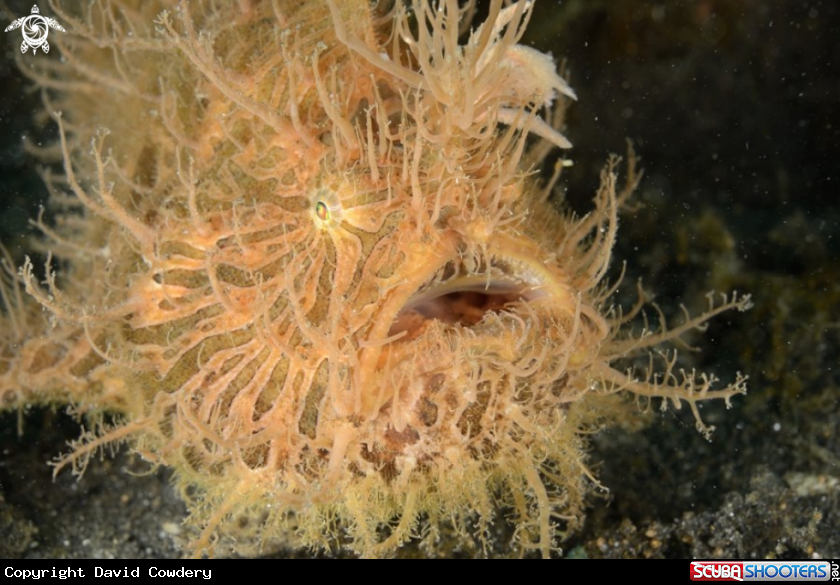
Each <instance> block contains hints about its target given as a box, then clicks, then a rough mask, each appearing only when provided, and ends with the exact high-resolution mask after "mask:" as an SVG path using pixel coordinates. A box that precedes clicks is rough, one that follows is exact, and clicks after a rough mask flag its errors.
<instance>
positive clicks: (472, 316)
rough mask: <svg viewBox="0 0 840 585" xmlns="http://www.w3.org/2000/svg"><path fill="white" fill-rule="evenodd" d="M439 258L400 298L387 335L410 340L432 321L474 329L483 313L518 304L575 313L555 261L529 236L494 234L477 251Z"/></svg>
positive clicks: (541, 309)
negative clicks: (413, 286)
mask: <svg viewBox="0 0 840 585" xmlns="http://www.w3.org/2000/svg"><path fill="white" fill-rule="evenodd" d="M443 260H444V261H443V262H442V263H440V262H438V263H433V264H432V266H429V267H428V268H427V271H428V272H427V274H426V278H425V279H424V280H422V282H421V284H420V285H419V286H415V288H414V290H413V291H412V292H411V293H410V294H409V295H408V296H407V297H404V299H405V300H404V301H403V302H402V304H401V306H400V307H399V310H398V311H397V312H396V314H395V316H394V318H393V320H392V321H391V324H390V327H389V330H388V334H387V336H388V338H390V339H395V340H397V341H400V340H402V341H408V340H411V339H415V338H417V337H419V336H420V335H422V333H423V330H424V329H425V326H426V325H427V324H428V323H430V322H431V321H437V322H440V323H442V324H444V325H449V326H453V327H457V326H460V327H468V328H474V327H476V326H478V325H479V324H480V323H481V321H482V319H483V318H484V316H485V315H486V314H487V313H489V312H501V311H506V310H514V311H515V310H516V309H515V307H516V305H517V304H522V303H526V304H530V305H531V306H533V307H536V306H539V307H540V311H543V310H548V311H560V312H566V313H569V314H573V313H574V310H575V298H574V297H573V295H572V294H571V292H570V289H569V286H568V283H567V282H566V280H567V279H566V278H565V275H564V274H563V273H562V271H561V270H560V269H559V268H557V267H556V266H554V265H556V260H553V259H550V258H546V254H545V252H544V251H540V250H539V249H537V247H536V245H535V244H534V243H533V242H532V241H530V240H527V239H523V238H515V237H510V236H507V237H506V236H499V237H495V238H493V243H492V244H490V245H485V246H484V250H483V253H482V254H480V255H476V256H473V255H469V254H464V253H463V252H462V251H461V250H458V251H456V252H455V253H453V254H450V255H448V256H445V257H444V258H443ZM415 282H416V281H415Z"/></svg>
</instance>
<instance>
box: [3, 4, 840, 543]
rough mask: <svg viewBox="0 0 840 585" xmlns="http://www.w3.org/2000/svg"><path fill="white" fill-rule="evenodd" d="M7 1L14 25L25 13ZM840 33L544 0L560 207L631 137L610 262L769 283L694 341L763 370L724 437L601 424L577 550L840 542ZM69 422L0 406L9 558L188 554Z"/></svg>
mask: <svg viewBox="0 0 840 585" xmlns="http://www.w3.org/2000/svg"><path fill="white" fill-rule="evenodd" d="M7 5H8V6H9V11H6V12H5V16H4V19H3V22H8V21H10V20H11V19H12V18H13V16H22V15H24V14H28V13H29V10H30V8H31V5H29V3H22V2H7ZM42 9H44V7H43V6H42ZM45 10H46V9H45ZM4 27H5V25H4ZM838 38H840V4H838V3H836V2H834V1H833V0H826V1H813V2H808V1H803V0H776V1H760V0H692V1H688V0H679V1H669V2H653V1H631V0H566V1H565V2H562V3H558V2H554V1H553V0H549V1H546V0H538V2H537V7H536V10H535V15H534V18H533V21H532V23H531V27H530V30H529V32H528V35H527V37H526V42H527V43H528V44H533V45H535V46H537V47H539V48H540V49H541V50H545V51H551V52H552V53H553V54H554V55H555V56H556V57H562V58H564V59H566V62H567V67H568V71H569V75H570V81H571V84H572V86H573V87H574V88H575V90H576V92H577V94H578V97H579V102H578V103H576V104H574V105H573V106H572V108H571V109H570V112H569V117H568V128H567V135H568V137H569V138H570V139H571V140H572V142H573V143H574V145H575V146H574V148H573V149H572V150H571V151H570V152H569V156H570V157H571V159H572V160H573V162H574V165H573V166H572V167H571V168H570V169H568V170H567V172H566V173H564V188H565V189H566V190H567V198H568V204H569V205H570V206H571V207H572V208H574V209H576V210H579V211H585V210H586V209H587V205H588V202H589V200H590V199H591V197H592V195H593V194H594V190H595V188H596V187H597V180H598V173H599V172H600V169H601V168H602V166H603V164H604V162H605V160H606V158H607V156H608V154H609V153H612V152H617V153H624V152H625V149H626V146H625V140H626V139H627V138H630V139H632V140H633V141H634V144H635V148H636V150H637V152H638V153H639V155H640V156H641V157H642V166H643V167H644V168H645V172H646V175H645V179H644V181H643V183H642V186H641V188H640V190H639V193H638V195H637V201H638V202H639V203H641V205H640V206H638V209H635V210H633V211H630V212H628V213H625V214H624V215H623V216H622V221H621V229H620V235H619V243H618V245H617V247H616V255H615V258H616V263H615V266H614V269H615V270H614V273H615V274H617V272H618V270H619V268H620V263H621V262H622V261H626V262H627V277H626V282H627V283H628V285H630V286H628V289H632V283H634V282H635V280H636V278H638V277H642V278H643V279H644V281H643V282H644V285H645V287H646V289H648V290H650V291H652V292H655V293H656V295H657V302H659V304H660V305H661V306H662V307H663V309H664V310H665V311H666V313H669V314H672V313H674V312H675V310H676V309H677V307H678V304H679V303H681V302H682V303H685V304H686V305H687V306H688V307H689V308H691V309H693V310H698V309H702V308H703V306H704V302H705V301H704V295H705V293H706V292H708V291H709V290H718V291H731V290H735V289H737V290H739V291H745V292H749V293H751V294H752V295H753V299H754V302H755V307H754V308H753V309H752V310H751V311H750V312H748V313H744V314H737V313H735V314H726V315H723V316H721V317H720V318H718V319H716V320H715V321H714V322H713V323H712V325H711V326H710V328H709V330H708V331H707V332H706V333H705V334H704V335H701V336H697V337H696V338H693V339H692V342H693V343H694V345H696V346H698V347H699V348H700V349H701V351H700V352H699V353H696V354H691V355H690V356H686V358H685V359H686V362H685V363H686V365H691V366H695V367H698V368H699V369H702V370H705V371H713V372H715V373H717V374H718V375H719V376H720V377H721V378H722V379H724V380H729V379H731V378H732V377H733V376H734V374H735V372H736V371H741V372H744V373H745V374H748V375H749V376H750V383H749V394H748V395H747V396H745V397H738V398H736V399H735V400H734V401H733V403H734V406H733V408H732V409H731V410H729V411H726V410H725V409H724V408H723V405H721V404H709V405H707V406H706V407H704V409H703V415H704V418H705V419H706V420H707V421H708V422H711V423H712V424H715V425H716V426H717V430H716V432H715V434H714V437H713V441H712V442H711V443H709V442H706V441H705V440H704V439H703V437H702V436H701V435H699V434H698V433H697V432H696V431H695V429H694V423H693V420H692V417H691V415H690V413H688V412H684V411H680V412H674V411H673V410H668V411H666V412H662V413H660V412H659V411H654V412H653V413H651V414H649V415H648V417H647V418H648V419H649V424H648V425H647V426H646V427H645V428H644V429H643V430H641V431H639V430H631V429H622V428H617V429H608V430H606V431H604V432H602V433H601V434H600V435H598V436H597V437H596V439H595V443H594V446H593V449H592V451H591V453H590V462H591V465H592V467H593V468H594V469H595V471H596V473H597V475H598V477H599V478H600V480H601V482H602V483H603V484H604V485H605V486H606V487H608V488H609V494H607V495H604V494H601V495H600V496H599V495H597V494H596V493H595V492H596V491H597V490H593V498H592V507H591V509H590V510H589V514H588V516H587V521H586V524H585V525H584V528H583V529H582V530H581V531H580V532H578V533H577V534H575V535H573V536H572V537H571V539H570V540H569V541H567V542H566V543H565V545H564V551H565V554H566V555H573V556H588V557H601V556H607V557H615V556H619V557H678V558H680V557H712V556H722V557H752V558H766V557H779V558H804V557H813V556H819V557H823V558H832V557H834V558H837V557H840V536H838V535H840V515H839V514H840V510H838V504H839V503H840V439H838V434H837V425H838V419H840V393H838V386H840V373H838V355H840V351H838V350H840V242H838V240H840V201H838V199H840V198H839V197H838V195H840V192H839V191H840V189H838V187H840V172H838V160H840V114H838V105H840V41H838V40H837V39H838ZM19 43H20V36H19V32H14V33H6V34H5V35H4V36H3V38H2V45H0V47H2V49H0V50H2V52H1V53H0V79H2V84H0V87H2V95H0V240H2V241H3V242H4V243H5V245H6V246H7V247H8V248H9V249H10V250H11V251H12V253H13V254H14V255H15V256H16V258H17V259H18V260H19V259H20V255H21V253H22V251H23V250H24V249H26V243H25V239H26V237H27V236H28V235H31V233H32V232H31V228H29V227H28V225H27V218H30V217H34V216H35V215H36V214H37V209H38V205H39V204H41V203H43V202H44V200H45V197H46V194H45V190H44V188H43V186H42V184H41V182H40V179H39V178H38V175H37V172H36V169H37V166H36V165H35V163H34V162H33V160H32V159H31V157H28V156H27V155H25V153H24V152H23V150H22V148H21V144H22V142H21V137H22V135H23V134H24V133H27V134H28V135H29V136H30V137H31V138H32V139H33V140H34V141H41V142H42V143H46V142H47V141H48V136H49V134H50V132H51V128H50V126H49V124H47V125H44V126H40V125H39V124H40V121H39V120H38V119H37V116H35V112H37V111H39V110H40V100H39V97H38V95H37V93H32V92H31V91H30V90H29V89H28V88H29V85H28V83H27V82H26V81H25V80H22V79H21V77H20V75H19V74H18V73H17V71H16V68H15V65H14V53H15V52H17V51H18V50H19V49H18V47H19ZM37 58H58V56H57V55H55V54H52V55H48V56H44V55H41V54H40V53H39V55H38V56H37ZM77 435H78V427H76V425H75V423H74V422H73V421H72V420H71V419H70V418H69V417H67V416H65V415H63V414H62V413H61V412H52V411H46V410H42V411H38V412H35V413H32V414H31V415H30V416H29V417H28V419H27V420H25V423H24V434H23V436H19V435H18V433H17V417H16V416H15V415H14V414H11V415H5V416H3V417H2V418H0V489H1V490H2V491H0V533H5V534H13V535H14V538H11V539H6V541H5V542H0V556H3V557H7V556H19V555H23V556H30V557H32V556H65V555H66V556H90V555H97V556H171V555H175V554H178V553H177V550H178V549H177V544H178V542H179V540H180V538H181V535H179V528H178V524H179V522H180V520H181V515H182V514H183V509H182V507H181V505H180V504H179V502H178V499H177V498H176V497H175V495H174V494H173V493H171V490H170V489H169V488H168V486H167V483H166V476H165V473H163V472H162V473H157V474H152V475H147V476H143V477H134V476H132V475H131V473H132V471H139V470H142V469H143V468H142V466H139V465H137V463H136V462H134V461H132V460H131V459H130V458H129V457H127V456H126V455H124V454H122V455H119V456H118V457H117V458H115V459H111V458H108V459H106V460H105V461H103V462H101V463H99V462H97V463H95V464H92V465H91V466H90V469H89V470H88V472H87V474H86V475H85V477H84V478H83V479H82V480H81V481H80V482H76V480H75V479H73V478H72V477H70V475H69V474H67V473H64V474H61V475H59V477H58V478H57V479H56V480H55V481H53V480H52V478H51V475H50V470H49V469H48V468H47V466H46V462H47V461H49V460H50V459H52V458H53V457H54V456H55V455H56V454H57V453H59V452H61V451H62V450H63V449H64V447H63V445H64V443H65V441H67V440H68V439H71V438H74V437H75V436H77ZM498 524H499V525H501V523H498ZM501 536H502V537H504V535H501ZM503 540H504V539H503V538H500V542H503ZM3 547H6V548H5V549H4V548H3ZM405 552H406V554H414V553H415V552H416V551H413V550H411V549H407V550H406V551H405ZM503 552H504V551H503V550H502V549H500V550H499V553H500V554H502V553H503Z"/></svg>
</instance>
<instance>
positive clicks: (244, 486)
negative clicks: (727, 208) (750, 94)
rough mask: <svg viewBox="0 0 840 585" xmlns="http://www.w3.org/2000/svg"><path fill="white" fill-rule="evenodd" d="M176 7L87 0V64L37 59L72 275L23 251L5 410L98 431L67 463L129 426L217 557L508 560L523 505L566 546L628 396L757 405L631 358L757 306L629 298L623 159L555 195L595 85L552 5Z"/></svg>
mask: <svg viewBox="0 0 840 585" xmlns="http://www.w3.org/2000/svg"><path fill="white" fill-rule="evenodd" d="M68 4H69V3H68ZM169 4H170V3H168V2H146V1H144V2H139V1H137V2H97V3H90V4H88V3H80V4H79V5H78V7H74V8H70V7H69V6H62V5H60V4H59V5H56V6H54V7H53V8H54V10H55V12H56V13H57V14H56V15H57V17H58V18H59V20H61V22H62V23H64V24H65V25H66V26H67V29H68V33H67V34H65V35H55V36H56V38H55V41H54V43H53V44H54V46H57V49H58V51H60V54H61V56H62V59H61V61H58V60H56V59H54V56H55V55H54V54H50V55H49V57H48V58H47V57H44V58H42V59H39V60H37V61H32V60H31V59H30V60H28V61H27V60H25V58H24V57H19V59H20V61H21V66H22V68H23V69H24V71H25V72H26V73H27V74H28V75H30V76H31V77H32V79H33V80H34V81H35V83H36V84H37V85H38V86H39V87H40V88H42V90H43V91H42V93H43V95H44V101H45V104H46V110H47V112H49V113H50V114H51V115H53V116H54V117H55V120H56V121H57V124H58V128H59V135H60V141H59V143H58V144H57V150H58V151H60V153H61V157H60V162H59V163H58V164H57V165H56V168H55V170H54V172H52V173H49V172H48V173H45V175H46V179H47V183H48V185H49V187H50V189H51V192H52V201H51V205H52V208H53V211H54V215H55V224H54V225H52V224H50V225H47V224H46V223H45V222H41V221H40V220H39V222H38V223H39V224H40V225H41V227H42V231H43V233H44V238H43V243H42V248H43V249H45V250H50V251H51V254H50V257H49V260H48V263H47V267H46V275H45V276H38V274H39V270H40V268H39V267H38V268H36V267H34V266H33V263H32V262H30V261H29V260H28V259H27V261H26V262H25V263H24V264H23V266H21V267H19V269H13V268H12V267H11V266H10V263H9V262H8V261H7V262H6V263H5V264H6V268H7V272H8V276H10V277H11V278H8V279H7V281H8V282H6V284H5V285H4V287H3V288H2V290H3V298H4V301H5V305H6V308H7V309H8V310H7V311H6V314H5V315H4V316H3V320H4V322H3V323H2V325H3V329H4V330H6V331H10V332H12V335H11V336H9V337H10V339H4V340H3V345H2V346H0V351H2V354H3V356H4V359H3V360H2V362H0V405H1V406H2V408H3V409H7V410H12V409H19V408H22V407H23V406H25V405H29V404H67V405H70V406H71V407H72V410H73V412H74V413H76V414H77V415H78V416H80V417H83V418H84V420H85V421H86V423H87V424H86V426H87V427H88V428H90V429H91V430H90V431H89V432H87V433H85V435H84V436H82V437H81V438H80V440H79V441H78V442H77V443H75V444H74V445H73V448H72V451H70V452H69V453H68V454H66V455H64V456H63V457H61V458H60V459H59V460H58V462H57V467H58V468H59V469H60V468H62V467H72V468H73V469H74V470H75V471H77V472H81V471H82V470H84V468H85V466H86V465H87V463H88V460H89V459H90V457H91V456H92V455H94V454H95V453H97V452H99V451H100V450H102V449H103V448H104V447H106V446H108V445H111V444H114V443H126V444H128V445H129V448H130V449H132V450H134V451H136V452H137V453H139V454H140V455H142V456H143V457H144V458H146V459H147V460H148V461H150V462H151V463H152V464H153V465H161V466H167V467H169V468H171V469H172V470H173V471H174V477H175V481H176V483H177V486H178V488H179V489H180V491H181V493H183V494H184V498H185V500H186V502H187V504H188V507H189V510H190V517H189V523H190V524H191V525H192V526H193V527H194V529H193V534H194V539H193V541H192V542H191V543H190V544H189V550H190V551H191V552H193V553H194V554H198V555H202V554H211V553H214V552H215V553H217V554H222V553H224V552H226V551H229V550H233V551H234V552H239V553H243V552H246V551H253V550H256V551H260V550H262V551H265V550H269V549H270V548H271V547H272V546H277V545H287V546H314V547H329V546H332V545H334V544H335V543H339V544H341V546H346V547H348V548H350V549H352V550H353V551H356V552H357V553H358V554H360V555H364V556H383V555H389V554H392V553H393V552H394V551H395V549H397V548H398V547H399V546H401V545H402V544H403V543H404V542H406V541H407V540H408V539H411V538H418V539H422V540H424V544H425V545H426V546H428V547H429V548H430V550H434V548H435V546H436V543H437V539H438V537H439V535H440V531H441V526H443V525H446V526H449V527H451V529H452V530H453V531H454V532H455V533H456V534H457V537H458V538H460V539H462V540H463V542H464V543H465V544H467V545H468V546H475V547H478V548H479V549H480V548H481V547H482V546H485V545H486V544H487V541H488V539H489V526H490V523H491V522H492V521H494V520H495V519H498V518H502V517H504V518H505V519H506V520H507V521H508V522H510V523H512V525H513V528H514V530H513V531H512V534H513V537H512V539H513V542H512V545H513V546H514V547H517V548H518V549H519V550H523V551H527V550H536V551H538V552H539V553H541V554H542V555H544V556H549V555H550V554H551V551H552V550H553V549H555V548H556V547H557V546H558V544H559V542H560V540H561V538H562V536H563V534H564V533H565V531H567V530H569V529H570V528H573V527H574V525H575V523H576V521H577V520H578V519H579V518H580V515H581V510H582V506H583V499H584V496H585V493H586V491H587V489H588V486H589V485H591V484H592V479H591V477H592V476H591V474H590V473H589V472H588V471H587V468H586V461H585V457H584V455H583V449H584V440H583V438H582V435H583V433H582V431H584V430H588V429H591V428H592V427H593V426H594V425H596V424H598V423H599V422H600V421H601V420H602V419H603V418H604V416H605V415H604V413H603V412H602V411H599V408H598V407H597V406H598V405H601V404H605V403H608V402H609V400H611V399H612V400H615V401H617V402H621V401H622V400H623V399H622V396H625V395H634V394H635V395H638V396H642V397H660V398H662V399H666V400H667V401H669V402H670V403H672V404H674V405H675V406H677V407H678V406H679V405H680V404H688V405H689V406H690V407H691V408H692V410H693V412H694V413H695V415H696V416H697V421H698V426H699V427H700V429H701V430H703V431H708V430H709V429H708V428H707V427H705V426H704V425H703V423H702V422H701V421H700V418H699V413H698V409H697V403H698V402H699V401H701V400H706V399H711V398H723V399H726V400H727V401H728V400H729V398H730V397H731V396H732V395H734V394H737V393H740V392H743V390H744V380H743V378H741V377H739V378H738V379H737V380H736V381H735V382H733V383H732V384H730V385H729V386H726V387H724V388H721V389H718V390H712V389H711V386H712V384H713V382H714V381H715V380H714V377H713V376H704V375H693V374H688V373H683V372H681V371H680V370H679V369H678V367H677V366H676V363H677V359H676V356H675V354H674V353H673V352H661V353H660V352H655V353H653V354H652V355H653V356H654V357H652V358H651V360H650V369H649V370H648V371H637V370H635V369H633V368H632V367H631V366H629V365H627V364H630V363H631V362H629V361H628V358H633V357H638V356H640V355H647V353H649V352H650V351H651V350H652V349H653V348H657V347H659V346H661V345H662V344H665V343H667V342H668V341H670V340H675V339H677V338H678V337H679V336H681V335H683V334H684V333H686V332H687V331H689V330H690V329H694V328H698V327H700V326H702V324H703V323H704V322H705V321H706V320H707V319H709V318H711V317H712V316H714V315H716V314H718V313H720V312H721V311H724V310H727V309H731V308H738V309H744V308H746V307H747V305H748V303H749V300H748V298H746V297H740V298H739V297H732V298H726V297H723V299H722V300H714V299H713V300H710V306H709V308H708V310H707V311H706V312H705V313H704V314H702V315H699V316H695V317H690V316H686V319H685V321H684V322H683V323H681V324H679V325H677V326H675V327H672V328H670V329H667V328H666V327H665V326H664V325H663V326H662V327H659V328H656V327H654V328H651V329H644V330H641V331H638V330H637V331H635V332H634V330H633V329H632V327H631V324H632V322H633V321H634V319H635V317H636V315H637V313H638V314H641V312H640V311H641V310H642V306H643V304H644V298H641V299H640V302H639V303H638V305H637V306H635V307H633V308H632V309H631V310H629V311H625V312H623V313H622V312H621V311H620V310H618V309H616V308H614V307H612V305H611V304H610V303H609V299H610V298H611V295H612V294H613V292H614V289H615V287H614V286H611V285H609V284H607V283H606V282H605V275H606V273H607V269H608V267H609V265H610V261H611V256H612V246H613V242H614V240H615V237H616V228H617V214H618V212H619V208H620V207H621V205H622V204H623V203H624V202H625V201H626V200H627V198H628V197H629V196H630V195H631V193H632V191H633V188H634V187H635V185H636V182H637V180H638V178H639V174H638V173H637V172H636V169H635V167H634V165H633V159H632V156H631V158H630V160H629V164H628V165H627V167H628V170H627V179H626V181H625V182H624V183H623V184H622V186H621V187H619V186H618V181H617V178H616V171H617V162H616V161H614V160H613V161H611V162H610V163H609V164H608V165H607V168H606V169H605V171H604V172H603V175H602V184H601V188H600V189H599V191H598V192H597V194H596V195H595V198H594V204H593V209H592V211H591V213H589V214H588V215H586V216H584V217H575V216H573V215H571V214H570V213H567V212H564V211H562V209H561V208H560V205H558V202H557V201H554V200H553V199H552V198H551V195H552V193H553V191H554V184H555V181H556V178H557V175H558V174H559V171H558V172H555V174H554V176H552V177H551V178H549V179H544V180H540V179H539V176H538V173H537V172H536V171H538V170H539V168H540V165H541V163H542V162H543V161H544V160H545V159H546V157H547V156H548V155H549V154H550V153H551V152H552V150H555V149H557V148H562V149H565V148H568V147H570V146H571V145H570V143H569V141H568V140H567V139H566V138H565V136H564V135H563V134H562V133H561V130H562V128H561V126H562V113H563V110H564V108H565V106H566V105H567V103H568V102H569V100H571V99H574V98H575V94H574V92H573V90H572V89H571V88H570V87H569V86H568V84H567V83H566V82H565V81H564V79H563V78H562V77H561V76H560V75H559V74H558V73H557V70H556V66H555V63H554V61H553V60H552V59H551V58H550V57H549V56H547V55H545V54H542V53H540V52H538V51H536V50H534V49H532V48H530V47H526V46H523V45H520V44H519V40H520V38H521V36H522V34H523V31H524V28H525V26H526V24H527V22H528V19H529V18H530V15H531V10H532V4H531V3H530V2H528V1H525V0H520V1H518V2H513V3H511V4H510V5H509V6H507V7H505V6H504V5H503V3H502V1H501V0H493V1H492V2H491V3H490V9H489V16H488V18H487V20H485V21H484V22H481V23H472V22H471V19H472V16H473V13H474V12H475V6H474V3H472V2H469V3H467V4H466V5H461V4H459V3H458V2H457V1H456V0H440V1H435V2H427V1H426V0H412V1H411V2H410V3H408V4H406V3H404V2H402V1H397V2H395V3H391V4H389V5H388V6H384V7H383V6H378V7H371V6H370V3H369V2H368V1H367V0H342V1H341V2H339V0H312V1H307V2H300V1H298V0H294V1H291V0H289V1H286V0H278V1H275V2H257V1H250V0H243V1H241V2H236V3H234V2H229V3H225V2H212V1H210V0H204V1H200V0H193V1H191V2H189V3H187V2H182V3H174V4H173V5H171V6H170V5H169ZM386 4H387V3H386ZM51 41H52V39H51ZM557 168H558V169H559V168H560V167H559V166H558V167H557ZM554 199H556V198H554ZM622 362H623V363H624V365H622ZM635 362H638V360H635ZM635 362H633V363H635ZM246 533H247V534H246ZM249 547H250V548H249ZM255 547H256V548H255Z"/></svg>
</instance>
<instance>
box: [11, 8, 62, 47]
mask: <svg viewBox="0 0 840 585" xmlns="http://www.w3.org/2000/svg"><path fill="white" fill-rule="evenodd" d="M51 28H53V29H55V30H59V31H61V32H67V31H65V30H64V27H62V26H61V25H60V24H58V21H57V20H55V19H54V18H49V17H47V16H41V14H40V11H39V10H38V5H37V4H36V5H35V6H33V7H32V14H30V15H29V16H24V17H22V18H18V19H16V20H13V21H12V24H10V25H9V26H7V27H6V31H5V32H9V31H10V30H16V29H21V32H22V33H23V43H21V45H20V52H21V53H25V52H26V51H27V49H29V48H30V47H32V54H33V55H34V54H35V53H37V52H38V48H41V49H43V51H44V53H49V52H50V44H49V43H48V42H47V35H48V34H49V33H50V29H51Z"/></svg>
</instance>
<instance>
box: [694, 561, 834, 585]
mask: <svg viewBox="0 0 840 585" xmlns="http://www.w3.org/2000/svg"><path fill="white" fill-rule="evenodd" d="M831 574H832V571H831V566H830V564H829V562H828V561H693V562H692V563H691V574H690V577H691V580H692V581H828V580H829V579H830V578H831Z"/></svg>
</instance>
